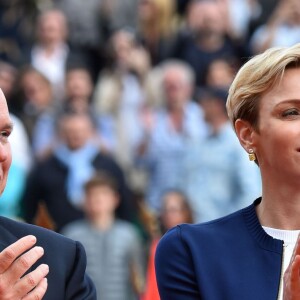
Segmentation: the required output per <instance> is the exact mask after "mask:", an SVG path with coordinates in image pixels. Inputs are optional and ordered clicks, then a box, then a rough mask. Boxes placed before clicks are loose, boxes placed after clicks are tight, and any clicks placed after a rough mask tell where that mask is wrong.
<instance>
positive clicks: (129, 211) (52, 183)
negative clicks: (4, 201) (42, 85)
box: [23, 111, 135, 231]
mask: <svg viewBox="0 0 300 300" xmlns="http://www.w3.org/2000/svg"><path fill="white" fill-rule="evenodd" d="M58 130H59V136H60V143H59V144H58V145H56V147H55V148H54V149H53V151H52V153H51V154H50V155H49V156H48V157H47V158H45V159H44V160H42V161H40V162H38V163H37V164H36V165H35V167H34V168H33V170H32V171H31V173H30V174H29V178H28V180H27V185H26V188H25V194H24V197H23V208H24V218H25V220H26V221H28V222H34V217H35V215H36V212H37V209H38V205H39V203H40V202H41V201H44V202H45V204H46V207H47V209H48V211H49V214H50V217H51V218H52V220H53V221H54V225H55V229H56V230H57V231H59V230H60V229H61V228H62V227H63V226H64V225H66V224H67V223H69V222H71V221H74V220H77V219H80V218H82V217H83V212H82V196H83V185H84V184H85V182H86V181H87V180H89V179H90V178H91V176H93V174H94V173H95V172H96V171H103V172H104V171H105V172H107V173H109V174H110V175H111V176H113V177H114V178H115V180H116V181H117V183H118V186H119V192H120V195H121V200H120V206H119V208H118V210H117V212H118V216H120V217H121V218H124V219H127V220H133V218H134V214H135V213H134V206H133V204H132V199H131V195H130V191H129V189H128V187H127V185H126V182H125V179H124V176H123V172H122V170H121V169H120V167H119V166H118V165H117V164H116V162H115V161H114V160H113V159H112V158H111V157H110V156H108V155H106V154H104V153H102V151H101V148H100V146H99V143H98V139H97V136H95V127H94V125H93V122H92V119H91V117H90V115H88V114H86V113H78V112H77V113H76V112H72V111H70V112H66V113H65V114H64V115H62V116H61V117H60V118H59V121H58Z"/></svg>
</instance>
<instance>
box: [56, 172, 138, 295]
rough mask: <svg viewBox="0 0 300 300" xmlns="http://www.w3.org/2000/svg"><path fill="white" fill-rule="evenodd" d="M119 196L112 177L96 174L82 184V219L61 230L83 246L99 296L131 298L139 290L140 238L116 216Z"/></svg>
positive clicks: (89, 272) (131, 226)
mask: <svg viewBox="0 0 300 300" xmlns="http://www.w3.org/2000/svg"><path fill="white" fill-rule="evenodd" d="M119 197H120V195H119V190H118V188H117V185H116V183H115V181H114V180H113V178H111V177H109V176H105V175H104V174H98V175H95V176H94V177H92V178H91V179H90V180H89V181H88V182H87V183H86V184H85V200H84V211H85V216H86V217H85V219H84V220H80V221H76V222H72V223H70V224H68V225H67V226H66V227H64V228H63V230H62V233H63V234H64V235H66V236H67V237H69V238H72V239H74V240H77V241H80V242H81V243H82V244H83V246H84V247H85V250H86V253H87V273H88V274H89V275H90V277H91V278H92V280H93V281H94V283H95V286H96V290H97V295H98V298H97V299H99V300H113V299H116V300H133V299H137V296H138V295H139V294H140V293H141V290H142V283H143V277H144V274H143V263H144V262H143V259H142V247H141V242H140V240H139V236H138V234H137V231H136V229H135V228H134V226H133V225H132V224H130V223H128V222H126V221H122V220H119V219H118V218H116V216H115V210H116V208H117V206H118V205H119V201H120V199H119Z"/></svg>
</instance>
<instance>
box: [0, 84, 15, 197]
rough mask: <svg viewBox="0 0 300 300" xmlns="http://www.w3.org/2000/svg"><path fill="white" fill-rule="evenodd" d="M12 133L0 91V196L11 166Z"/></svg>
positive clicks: (3, 97)
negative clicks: (10, 139)
mask: <svg viewBox="0 0 300 300" xmlns="http://www.w3.org/2000/svg"><path fill="white" fill-rule="evenodd" d="M11 131H12V122H11V120H10V117H9V113H8V108H7V104H6V99H5V96H4V94H3V92H2V90H1V89H0V194H2V192H3V191H4V188H5V185H6V181H7V176H8V171H9V167H10V165H11V159H12V157H11V149H10V144H9V141H8V137H9V135H10V134H11Z"/></svg>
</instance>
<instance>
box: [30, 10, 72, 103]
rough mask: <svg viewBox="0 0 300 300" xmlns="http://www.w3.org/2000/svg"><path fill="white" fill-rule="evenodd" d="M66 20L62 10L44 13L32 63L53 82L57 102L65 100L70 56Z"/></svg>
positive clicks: (39, 21)
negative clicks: (65, 83) (65, 82)
mask: <svg viewBox="0 0 300 300" xmlns="http://www.w3.org/2000/svg"><path fill="white" fill-rule="evenodd" d="M67 32H68V29H67V24H66V18H65V16H64V14H63V12H62V11H60V10H47V11H45V12H42V13H41V15H40V16H39V18H38V21H37V40H36V43H35V44H34V45H33V47H32V49H31V53H30V63H31V64H32V66H33V67H34V68H36V69H37V70H39V71H40V72H41V73H42V74H44V75H45V76H46V78H47V79H48V80H49V81H50V82H51V86H52V89H53V95H54V99H55V101H56V102H60V100H62V99H63V98H64V80H65V66H66V62H67V58H68V54H69V47H68V45H67V42H66V40H67Z"/></svg>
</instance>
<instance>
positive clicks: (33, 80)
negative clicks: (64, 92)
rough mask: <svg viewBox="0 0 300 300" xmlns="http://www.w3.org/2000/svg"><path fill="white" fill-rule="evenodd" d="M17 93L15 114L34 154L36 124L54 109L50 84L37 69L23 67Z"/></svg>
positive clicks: (18, 80) (45, 133) (45, 132)
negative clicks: (22, 125)
mask: <svg viewBox="0 0 300 300" xmlns="http://www.w3.org/2000/svg"><path fill="white" fill-rule="evenodd" d="M17 91H18V92H17V98H18V99H16V100H17V102H18V103H17V114H18V116H19V117H20V119H21V120H22V122H23V123H24V126H25V128H26V131H27V134H28V137H29V140H30V144H31V145H32V147H33V152H34V153H35V152H36V141H35V137H34V136H35V133H34V131H35V127H36V123H37V122H38V120H39V118H40V117H41V116H43V117H44V116H48V115H49V114H50V113H51V111H52V110H53V109H54V98H53V93H52V87H51V83H50V81H49V80H48V79H47V78H46V77H45V76H44V75H43V74H42V73H41V72H40V71H38V70H37V69H35V68H33V67H32V66H24V67H23V68H22V69H21V70H20V72H19V75H18V79H17ZM43 134H44V135H46V136H48V132H47V131H44V132H43ZM47 138H48V137H47Z"/></svg>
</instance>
